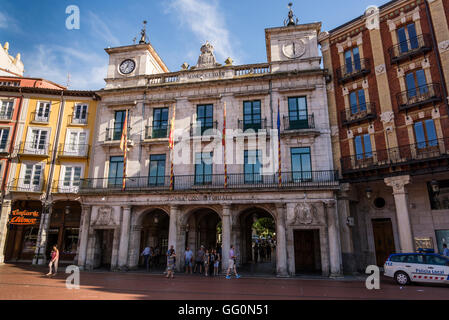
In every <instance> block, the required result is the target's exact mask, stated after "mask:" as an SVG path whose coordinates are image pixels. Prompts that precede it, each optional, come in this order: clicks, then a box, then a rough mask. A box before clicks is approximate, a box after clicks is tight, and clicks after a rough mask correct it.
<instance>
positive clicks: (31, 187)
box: [18, 161, 45, 192]
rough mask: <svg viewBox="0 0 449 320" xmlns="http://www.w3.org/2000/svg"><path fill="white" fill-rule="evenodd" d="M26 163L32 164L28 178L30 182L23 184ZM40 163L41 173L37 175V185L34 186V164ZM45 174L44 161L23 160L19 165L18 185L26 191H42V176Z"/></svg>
mask: <svg viewBox="0 0 449 320" xmlns="http://www.w3.org/2000/svg"><path fill="white" fill-rule="evenodd" d="M27 165H32V166H33V169H32V173H31V179H30V184H29V185H28V184H25V173H26V167H27ZM37 165H40V166H41V167H42V168H41V174H40V175H39V185H37V186H35V185H33V184H32V183H33V180H34V174H35V166H37ZM44 174H45V162H30V161H26V162H25V161H24V162H22V164H21V166H20V176H19V184H18V186H19V187H20V188H21V189H22V190H24V191H27V192H42V184H43V181H44V179H42V178H43V176H44Z"/></svg>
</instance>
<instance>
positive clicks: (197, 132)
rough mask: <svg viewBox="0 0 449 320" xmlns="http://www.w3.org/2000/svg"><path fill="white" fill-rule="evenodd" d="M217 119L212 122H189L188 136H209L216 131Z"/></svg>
mask: <svg viewBox="0 0 449 320" xmlns="http://www.w3.org/2000/svg"><path fill="white" fill-rule="evenodd" d="M217 128H218V121H214V122H206V123H202V122H195V123H191V124H190V136H191V137H200V136H206V135H207V136H210V135H214V134H216V133H217Z"/></svg>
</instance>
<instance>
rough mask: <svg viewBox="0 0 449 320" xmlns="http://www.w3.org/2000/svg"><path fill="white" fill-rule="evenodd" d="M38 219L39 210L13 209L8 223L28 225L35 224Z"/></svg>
mask: <svg viewBox="0 0 449 320" xmlns="http://www.w3.org/2000/svg"><path fill="white" fill-rule="evenodd" d="M38 220H39V212H37V211H33V212H30V211H26V210H25V211H19V210H14V211H13V212H12V213H11V218H10V220H9V224H14V225H18V226H28V225H34V224H37V222H38Z"/></svg>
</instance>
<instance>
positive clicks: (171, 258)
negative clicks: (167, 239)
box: [166, 246, 176, 279]
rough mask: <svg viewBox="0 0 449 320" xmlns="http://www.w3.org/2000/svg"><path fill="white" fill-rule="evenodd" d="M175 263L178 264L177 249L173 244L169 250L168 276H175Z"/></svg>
mask: <svg viewBox="0 0 449 320" xmlns="http://www.w3.org/2000/svg"><path fill="white" fill-rule="evenodd" d="M175 264H176V254H175V249H173V246H171V248H170V250H168V252H167V276H166V278H167V279H168V278H171V279H173V278H174V272H175Z"/></svg>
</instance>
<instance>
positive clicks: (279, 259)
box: [276, 204, 288, 277]
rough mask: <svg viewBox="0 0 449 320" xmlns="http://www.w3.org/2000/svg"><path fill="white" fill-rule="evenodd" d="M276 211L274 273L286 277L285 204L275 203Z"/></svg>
mask: <svg viewBox="0 0 449 320" xmlns="http://www.w3.org/2000/svg"><path fill="white" fill-rule="evenodd" d="M276 211H277V215H276V273H277V276H278V277H288V269H287V238H286V230H285V205H284V204H277V205H276Z"/></svg>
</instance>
